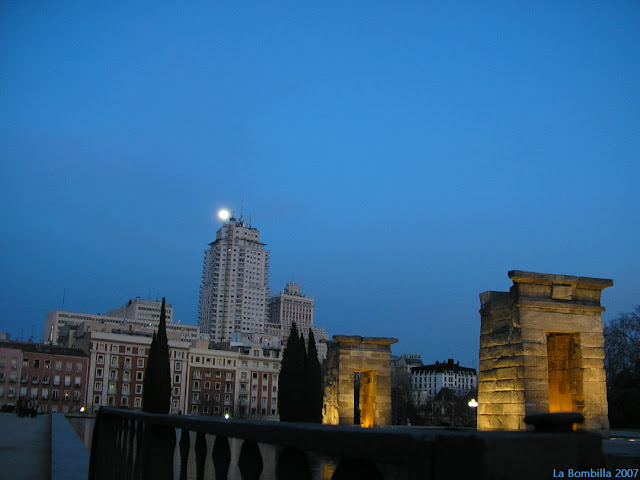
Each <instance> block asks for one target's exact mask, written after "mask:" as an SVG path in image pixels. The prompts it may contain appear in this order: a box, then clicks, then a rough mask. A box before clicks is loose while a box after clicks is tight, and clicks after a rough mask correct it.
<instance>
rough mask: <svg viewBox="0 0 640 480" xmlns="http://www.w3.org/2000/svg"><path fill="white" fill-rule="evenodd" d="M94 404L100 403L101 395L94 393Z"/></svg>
mask: <svg viewBox="0 0 640 480" xmlns="http://www.w3.org/2000/svg"><path fill="white" fill-rule="evenodd" d="M93 404H94V405H100V395H94V396H93Z"/></svg>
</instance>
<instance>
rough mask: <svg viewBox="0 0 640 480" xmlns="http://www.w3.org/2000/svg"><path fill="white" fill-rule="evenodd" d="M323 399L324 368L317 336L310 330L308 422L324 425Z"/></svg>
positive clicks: (306, 374)
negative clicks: (319, 353) (321, 363)
mask: <svg viewBox="0 0 640 480" xmlns="http://www.w3.org/2000/svg"><path fill="white" fill-rule="evenodd" d="M322 397H323V392H322V368H321V367H320V361H319V360H318V350H317V349H316V339H315V335H314V334H313V330H311V329H309V341H308V347H307V361H306V362H305V372H304V403H305V410H306V421H307V422H310V423H322V400H323V398H322Z"/></svg>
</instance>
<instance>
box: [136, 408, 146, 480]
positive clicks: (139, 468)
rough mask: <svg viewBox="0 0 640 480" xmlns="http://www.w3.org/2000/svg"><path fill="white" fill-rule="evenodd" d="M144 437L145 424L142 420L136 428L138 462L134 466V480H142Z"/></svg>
mask: <svg viewBox="0 0 640 480" xmlns="http://www.w3.org/2000/svg"><path fill="white" fill-rule="evenodd" d="M143 436H144V423H143V422H142V420H140V421H138V428H136V460H135V462H134V464H133V478H134V480H141V479H142V459H143V455H142V437H143Z"/></svg>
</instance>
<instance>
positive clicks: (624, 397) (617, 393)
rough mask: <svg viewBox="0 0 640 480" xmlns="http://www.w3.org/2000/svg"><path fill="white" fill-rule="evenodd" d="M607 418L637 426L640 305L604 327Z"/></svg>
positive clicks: (615, 423) (639, 419)
mask: <svg viewBox="0 0 640 480" xmlns="http://www.w3.org/2000/svg"><path fill="white" fill-rule="evenodd" d="M604 350H605V361H604V367H605V370H606V373H607V396H608V403H609V422H610V423H611V426H612V427H640V305H637V306H636V307H635V309H634V310H633V311H632V312H631V313H621V314H619V315H618V316H617V317H616V318H614V319H613V320H611V321H610V322H609V324H608V325H605V327H604Z"/></svg>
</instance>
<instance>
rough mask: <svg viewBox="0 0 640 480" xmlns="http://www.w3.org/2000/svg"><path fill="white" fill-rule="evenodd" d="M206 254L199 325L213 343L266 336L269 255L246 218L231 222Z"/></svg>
mask: <svg viewBox="0 0 640 480" xmlns="http://www.w3.org/2000/svg"><path fill="white" fill-rule="evenodd" d="M209 247H210V248H209V249H208V250H206V251H205V255H204V268H203V275H202V286H201V287H200V312H199V324H200V331H201V332H202V333H208V334H209V335H210V337H211V340H212V341H216V342H220V341H229V340H230V339H231V336H232V335H233V334H234V333H243V332H263V331H264V324H265V318H266V315H267V297H268V295H269V251H267V250H265V248H264V247H265V244H264V243H260V232H259V231H258V230H257V229H255V228H252V227H251V225H249V226H245V224H244V221H243V219H242V217H241V218H240V219H238V220H236V219H235V218H231V219H229V221H228V222H227V223H225V224H224V225H223V226H222V228H220V230H218V231H217V232H216V240H215V241H214V242H212V243H210V244H209Z"/></svg>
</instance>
